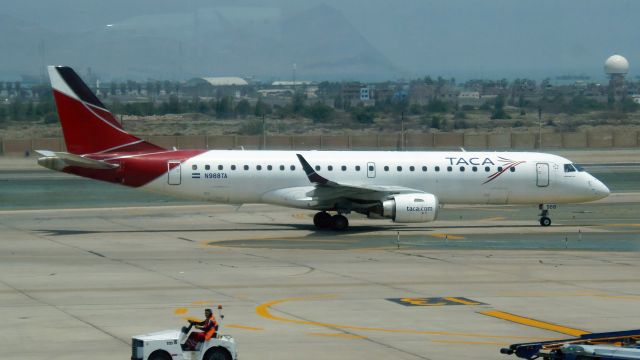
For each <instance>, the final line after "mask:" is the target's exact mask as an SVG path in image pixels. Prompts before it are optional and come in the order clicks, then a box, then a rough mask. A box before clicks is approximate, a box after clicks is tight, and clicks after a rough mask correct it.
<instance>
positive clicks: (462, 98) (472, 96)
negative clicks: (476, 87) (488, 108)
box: [458, 91, 486, 108]
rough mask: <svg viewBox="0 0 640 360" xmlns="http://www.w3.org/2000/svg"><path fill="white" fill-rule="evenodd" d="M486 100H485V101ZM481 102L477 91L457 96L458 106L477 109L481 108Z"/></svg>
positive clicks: (465, 92)
mask: <svg viewBox="0 0 640 360" xmlns="http://www.w3.org/2000/svg"><path fill="white" fill-rule="evenodd" d="M485 100H486V99H485ZM482 103H483V100H482V98H481V97H480V92H479V91H463V92H461V93H460V94H459V95H458V106H460V107H463V106H470V107H473V108H477V107H480V106H482Z"/></svg>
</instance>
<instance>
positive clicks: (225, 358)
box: [204, 348, 231, 360]
mask: <svg viewBox="0 0 640 360" xmlns="http://www.w3.org/2000/svg"><path fill="white" fill-rule="evenodd" d="M204 359H205V360H231V355H230V354H229V353H228V352H227V351H225V350H222V349H220V348H213V349H210V350H209V351H207V353H206V354H205V356H204Z"/></svg>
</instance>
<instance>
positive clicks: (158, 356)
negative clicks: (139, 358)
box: [149, 351, 171, 360]
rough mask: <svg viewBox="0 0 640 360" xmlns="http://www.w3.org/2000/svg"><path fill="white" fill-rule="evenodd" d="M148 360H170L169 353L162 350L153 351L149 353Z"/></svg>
mask: <svg viewBox="0 0 640 360" xmlns="http://www.w3.org/2000/svg"><path fill="white" fill-rule="evenodd" d="M149 360H171V355H169V354H168V353H166V352H164V351H155V352H153V353H151V356H149Z"/></svg>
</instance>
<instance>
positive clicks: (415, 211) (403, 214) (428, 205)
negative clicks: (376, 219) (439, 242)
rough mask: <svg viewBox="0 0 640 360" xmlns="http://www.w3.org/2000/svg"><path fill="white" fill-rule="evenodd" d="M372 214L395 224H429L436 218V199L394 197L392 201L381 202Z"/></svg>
mask: <svg viewBox="0 0 640 360" xmlns="http://www.w3.org/2000/svg"><path fill="white" fill-rule="evenodd" d="M373 213H374V214H375V215H377V216H380V217H385V218H390V219H392V220H393V221H394V222H397V223H419V222H430V221H434V220H435V219H436V218H437V216H438V198H437V197H436V196H435V195H433V194H400V195H394V196H393V199H389V200H385V201H383V202H382V203H381V204H380V205H379V206H378V207H376V209H375V211H373ZM374 214H371V213H370V215H374Z"/></svg>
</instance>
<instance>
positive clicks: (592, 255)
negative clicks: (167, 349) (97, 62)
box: [0, 202, 640, 359]
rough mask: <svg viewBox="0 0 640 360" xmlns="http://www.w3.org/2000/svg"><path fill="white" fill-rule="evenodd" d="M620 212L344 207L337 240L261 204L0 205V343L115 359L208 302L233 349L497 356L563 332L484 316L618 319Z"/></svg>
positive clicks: (283, 353) (291, 354)
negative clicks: (408, 220)
mask: <svg viewBox="0 0 640 360" xmlns="http://www.w3.org/2000/svg"><path fill="white" fill-rule="evenodd" d="M620 204H621V203H616V202H604V203H601V204H597V205H593V206H594V207H595V206H598V207H599V208H598V210H597V212H598V214H599V215H600V216H598V217H599V220H598V221H595V220H593V219H591V220H589V219H581V218H578V219H573V218H572V217H571V215H570V214H571V212H570V211H569V210H563V209H562V208H561V209H560V210H558V211H556V213H557V215H558V216H557V218H558V220H557V221H556V224H557V225H554V226H552V227H550V228H546V229H543V228H540V227H539V226H536V222H535V210H532V209H528V208H526V207H525V208H520V207H517V208H514V207H503V208H494V209H493V210H487V208H486V207H457V208H452V209H446V210H445V212H446V213H449V214H450V215H447V216H451V217H454V218H451V219H448V220H447V219H445V220H441V221H437V222H435V223H433V224H430V225H432V226H396V225H394V224H392V223H390V222H387V221H383V220H381V221H369V220H365V219H359V218H355V217H354V218H352V223H353V225H354V231H352V232H350V233H347V234H335V233H331V232H319V233H318V232H315V231H314V230H313V228H312V227H311V226H310V225H309V224H310V220H311V218H310V215H311V214H310V213H308V212H301V211H297V210H290V209H283V208H278V207H271V206H263V205H248V206H243V207H241V208H239V209H237V208H234V207H230V206H216V205H184V206H147V207H120V208H85V209H56V210H12V211H9V210H6V211H0V234H1V235H0V236H1V241H0V319H1V320H2V322H1V323H2V326H1V327H0V336H2V338H3V339H4V341H3V342H2V345H0V352H1V353H2V354H3V355H2V358H3V359H39V358H43V357H46V358H53V359H86V358H90V359H125V358H128V357H129V356H130V353H129V352H130V348H129V340H130V337H131V336H132V335H135V334H139V333H144V332H148V331H153V330H160V329H165V328H179V327H180V326H182V324H183V322H184V320H183V318H184V317H187V316H193V317H199V316H200V315H201V313H202V309H203V307H205V306H209V305H211V306H214V305H217V304H222V305H223V306H224V307H225V310H224V311H225V314H226V318H225V320H224V322H223V329H224V330H223V331H224V332H227V333H230V334H232V335H234V336H235V337H236V338H237V340H238V342H239V344H240V356H241V358H242V359H258V358H274V359H275V358H277V359H297V358H302V357H303V358H305V359H321V358H326V357H327V356H330V357H331V358H334V359H361V358H383V357H392V358H398V359H452V358H466V357H473V358H476V359H496V358H504V357H505V356H504V355H500V354H499V353H498V350H499V348H500V347H501V346H505V345H508V344H510V343H515V342H522V341H529V340H534V339H549V338H558V337H566V336H567V335H565V334H562V333H558V332H557V331H550V330H548V329H543V328H536V327H531V326H527V325H523V324H519V323H514V322H512V321H509V319H506V320H505V319H501V318H496V317H492V316H487V315H483V314H481V312H487V311H499V312H501V313H510V314H516V315H519V316H524V317H529V318H535V319H538V320H542V321H546V322H551V323H555V324H560V325H563V326H565V327H567V328H568V329H565V330H564V331H565V332H567V331H569V332H570V331H575V330H584V331H607V330H617V329H628V328H634V327H637V324H638V323H639V321H640V310H639V309H640V308H639V307H638V303H639V302H640V290H638V289H640V287H639V286H638V285H640V279H638V273H639V271H638V266H639V265H640V261H639V258H638V253H637V252H635V251H612V250H615V249H617V247H619V245H618V244H617V242H624V243H631V244H638V243H640V236H638V224H636V223H635V222H636V220H635V219H634V217H635V215H630V216H627V217H626V218H620V216H621V215H620V213H617V212H616V210H615V207H616V206H627V207H633V206H636V204H635V203H633V202H624V203H622V205H620ZM582 206H583V209H584V210H589V209H591V207H590V206H588V205H582ZM494 213H498V215H497V216H496V215H495V214H494ZM567 213H569V214H567ZM610 213H611V215H612V216H609V214H610ZM458 214H463V215H462V216H463V218H464V219H465V220H464V221H462V222H460V221H458V220H457V219H456V218H455V216H459V215H458ZM590 214H591V213H586V214H584V213H578V214H574V215H578V216H587V215H590ZM530 217H533V218H530ZM445 218H446V216H445ZM562 219H564V220H562ZM572 221H574V222H575V221H577V223H578V224H576V223H572ZM589 223H593V225H589ZM623 224H624V225H623ZM578 230H580V233H581V234H582V236H583V238H582V239H581V240H579V239H578V238H577V235H576V234H578ZM398 232H400V234H401V243H400V244H399V245H400V246H399V248H398V244H397V234H398ZM570 235H572V236H574V237H573V238H572V239H571V241H569V244H568V246H567V248H566V249H565V248H564V240H563V239H564V238H565V237H566V236H570ZM444 237H446V239H445V238H444ZM523 238H527V239H533V240H531V241H534V242H535V241H538V244H540V246H534V247H533V248H532V247H531V246H530V244H528V241H522V239H523ZM545 239H546V240H545ZM554 239H557V240H558V241H557V242H559V243H560V246H555V245H554V247H552V248H550V246H551V245H549V244H550V243H553V241H555V240H554ZM510 240H511V241H510ZM552 240H553V241H552ZM445 241H446V242H445ZM545 241H546V242H545ZM462 242H469V243H468V244H466V245H464V246H460V245H457V244H459V243H462ZM580 242H584V243H589V244H591V246H590V247H589V250H580V249H582V248H581V247H580V246H579V243H580ZM492 244H493V245H492ZM504 244H510V245H509V246H507V247H506V249H505V247H504V246H503V245H504ZM556 245H557V244H556ZM431 297H433V298H446V297H449V298H451V297H453V298H454V299H458V300H457V301H458V303H459V302H460V301H462V302H467V303H468V304H467V305H463V304H458V303H456V301H454V304H453V305H442V304H441V303H442V301H441V300H425V299H421V298H431ZM416 298H418V299H416ZM460 298H464V299H467V300H460ZM388 299H404V300H403V301H402V300H397V301H390V300H388ZM476 303H477V304H476ZM431 304H433V305H435V306H427V305H431ZM410 305H420V306H410ZM489 314H491V313H489Z"/></svg>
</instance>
